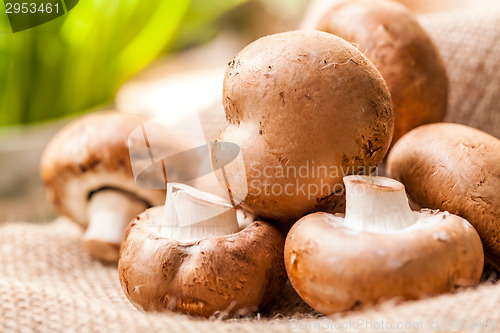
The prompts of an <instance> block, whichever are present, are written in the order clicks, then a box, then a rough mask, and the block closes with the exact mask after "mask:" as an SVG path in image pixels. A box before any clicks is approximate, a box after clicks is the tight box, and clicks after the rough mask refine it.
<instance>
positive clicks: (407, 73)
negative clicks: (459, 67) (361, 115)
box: [317, 0, 448, 142]
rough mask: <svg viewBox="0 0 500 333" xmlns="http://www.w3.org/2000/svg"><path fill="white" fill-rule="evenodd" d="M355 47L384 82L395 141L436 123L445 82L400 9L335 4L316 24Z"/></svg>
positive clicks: (425, 41)
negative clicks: (414, 130)
mask: <svg viewBox="0 0 500 333" xmlns="http://www.w3.org/2000/svg"><path fill="white" fill-rule="evenodd" d="M317 29H318V30H322V31H326V32H330V33H332V34H334V35H337V36H339V37H342V38H344V39H345V40H347V41H349V42H352V43H355V44H356V45H358V46H359V49H360V50H361V51H362V52H365V54H366V56H367V58H368V59H370V60H371V61H372V62H373V64H374V65H375V67H377V69H378V70H379V71H380V74H382V77H383V78H384V79H385V80H386V82H387V85H388V87H389V91H390V92H391V97H392V102H393V103H394V114H395V123H394V136H393V139H392V141H393V142H396V141H397V140H398V139H399V138H400V137H401V136H402V135H403V134H405V133H406V132H408V131H410V130H411V129H413V128H415V127H417V126H420V125H423V124H427V123H431V122H439V121H442V120H443V118H444V116H445V114H446V105H447V98H448V79H447V76H446V69H445V66H444V63H443V61H442V60H441V57H440V55H439V51H438V49H437V48H436V46H435V45H434V43H433V42H432V40H431V38H430V37H429V35H428V34H427V33H426V32H425V30H424V29H423V28H422V27H421V26H420V24H419V23H418V21H417V19H416V17H415V16H414V15H413V13H412V12H411V11H410V10H409V9H407V8H406V7H405V6H403V5H401V4H399V3H397V2H394V1H387V0H378V1H373V0H349V1H341V2H339V3H337V4H335V6H334V7H332V8H331V9H330V10H329V11H327V12H326V13H325V14H324V16H323V18H322V19H321V20H320V22H319V23H318V25H317Z"/></svg>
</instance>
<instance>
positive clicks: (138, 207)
mask: <svg viewBox="0 0 500 333" xmlns="http://www.w3.org/2000/svg"><path fill="white" fill-rule="evenodd" d="M146 208H147V205H146V203H145V202H143V201H141V200H138V199H136V198H134V197H133V196H131V195H129V194H127V193H125V192H120V191H117V190H113V189H106V190H101V191H98V192H96V193H94V194H93V195H92V196H91V197H90V202H89V205H88V208H87V214H88V217H89V224H88V227H87V231H86V232H85V234H84V235H83V245H84V247H85V249H86V250H87V252H88V253H89V254H90V255H91V256H93V257H95V258H98V259H102V260H105V261H109V262H114V261H117V260H118V252H119V249H120V243H121V240H122V238H123V232H124V231H125V228H126V227H127V225H128V224H129V223H130V221H132V220H133V219H134V217H136V216H137V215H138V214H139V213H141V212H142V211H144V210H145V209H146Z"/></svg>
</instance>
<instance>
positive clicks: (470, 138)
mask: <svg viewBox="0 0 500 333" xmlns="http://www.w3.org/2000/svg"><path fill="white" fill-rule="evenodd" d="M387 173H388V175H389V176H390V177H393V178H396V179H398V180H399V181H401V182H402V183H403V184H404V185H405V187H406V191H407V193H408V194H409V196H410V197H411V199H412V200H413V201H415V202H416V203H418V204H419V205H421V206H422V207H429V208H433V209H440V210H446V211H449V212H450V213H452V214H456V215H459V216H461V217H463V218H465V219H466V220H467V221H469V222H470V223H471V224H472V225H473V226H474V228H476V230H477V232H478V234H479V236H480V237H481V240H482V241H483V247H484V251H485V256H486V259H488V260H489V261H491V263H493V264H494V265H496V266H499V265H500V232H499V231H498V230H500V194H499V189H500V140H499V139H497V138H495V137H493V136H491V135H489V134H486V133H484V132H482V131H480V130H477V129H474V128H471V127H468V126H465V125H460V124H451V123H439V124H430V125H425V126H421V127H419V128H416V129H414V130H413V131H411V132H409V133H408V134H406V135H405V136H403V137H402V138H401V140H399V141H398V142H397V143H396V144H395V145H394V147H393V149H392V151H391V153H390V154H389V156H388V158H387Z"/></svg>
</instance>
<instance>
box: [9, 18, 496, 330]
mask: <svg viewBox="0 0 500 333" xmlns="http://www.w3.org/2000/svg"><path fill="white" fill-rule="evenodd" d="M421 22H422V24H423V25H424V26H425V27H426V28H427V29H428V31H429V32H430V34H431V35H432V37H433V38H434V40H435V41H436V43H437V44H438V46H439V48H440V50H441V52H442V54H443V58H444V60H445V61H446V63H447V67H448V75H449V77H450V82H451V86H450V88H451V92H450V107H449V115H448V120H451V121H457V122H462V123H467V124H470V125H473V126H477V127H479V128H481V129H483V130H485V131H487V132H490V133H492V134H495V135H497V136H500V108H499V103H500V102H499V101H500V90H499V89H500V68H499V66H500V52H499V51H500V11H499V10H498V9H493V8H482V9H481V8H479V9H478V10H477V11H470V10H467V11H462V12H454V11H447V12H441V13H435V14H429V15H427V16H425V17H422V18H421ZM80 236H81V230H80V229H79V227H77V226H76V225H74V224H72V223H71V222H69V221H67V220H65V219H58V220H57V221H55V222H53V223H49V224H29V223H3V224H0V332H2V333H3V332H156V331H162V332H212V331H215V332H233V331H234V332H255V331H257V332H286V331H304V332H306V331H307V332H308V331H313V330H314V331H336V332H337V331H338V332H353V331H360V332H365V331H366V332H377V331H384V332H387V331H404V332H416V331H424V332H438V331H440V332H441V331H442V332H450V331H460V332H489V331H491V332H494V331H500V308H499V307H498V304H500V286H498V285H495V284H493V283H492V281H493V282H494V281H495V280H496V272H495V271H488V272H487V273H486V274H485V276H486V278H485V279H483V280H485V281H483V282H482V283H481V285H480V286H479V287H477V288H474V289H468V290H464V291H459V292H457V293H455V294H450V295H443V296H439V297H433V298H429V299H425V300H420V301H412V302H405V303H401V304H396V303H395V302H393V303H386V304H383V305H382V306H380V307H378V308H376V309H372V310H367V311H364V312H354V313H347V314H344V315H339V316H336V317H333V318H325V317H323V316H321V315H319V314H318V313H316V312H314V311H313V310H312V309H311V308H310V307H308V306H307V305H306V304H304V303H303V302H302V301H301V300H300V298H299V297H298V296H297V294H296V293H295V292H294V291H293V289H292V288H291V286H290V285H289V284H288V285H286V286H285V288H284V290H283V292H282V294H281V295H280V296H279V298H278V299H276V301H275V302H274V303H273V304H272V305H271V306H270V307H268V308H267V309H263V311H262V312H261V313H259V314H257V315H256V316H254V317H250V318H241V319H225V318H224V317H223V316H221V317H219V318H213V319H211V320H205V319H199V318H190V317H188V316H183V315H178V314H172V313H164V314H152V313H143V312H140V311H138V310H136V309H135V308H134V307H133V306H132V305H131V304H130V303H129V302H128V301H127V300H126V298H125V296H124V295H123V293H122V291H121V288H120V285H119V282H118V277H117V271H116V268H115V267H114V266H106V265H103V264H101V263H99V262H97V261H94V260H92V259H90V258H89V257H88V256H87V255H86V254H85V253H84V252H83V251H82V248H81V246H80V242H79V238H80Z"/></svg>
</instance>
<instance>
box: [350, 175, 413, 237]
mask: <svg viewBox="0 0 500 333" xmlns="http://www.w3.org/2000/svg"><path fill="white" fill-rule="evenodd" d="M344 183H345V189H346V215H345V223H346V226H348V227H349V228H351V229H356V230H362V231H367V232H375V233H390V232H394V231H397V230H400V229H404V228H407V227H409V226H411V225H413V224H414V223H416V222H417V219H418V217H417V215H416V214H415V213H414V212H413V211H412V210H411V208H410V206H409V204H408V198H407V197H406V192H405V188H404V185H403V184H401V183H400V182H398V181H397V180H394V179H391V178H386V177H375V176H347V177H344Z"/></svg>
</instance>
